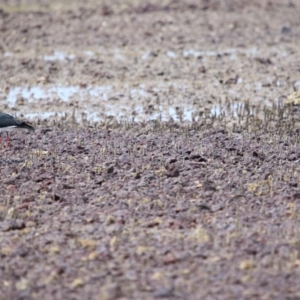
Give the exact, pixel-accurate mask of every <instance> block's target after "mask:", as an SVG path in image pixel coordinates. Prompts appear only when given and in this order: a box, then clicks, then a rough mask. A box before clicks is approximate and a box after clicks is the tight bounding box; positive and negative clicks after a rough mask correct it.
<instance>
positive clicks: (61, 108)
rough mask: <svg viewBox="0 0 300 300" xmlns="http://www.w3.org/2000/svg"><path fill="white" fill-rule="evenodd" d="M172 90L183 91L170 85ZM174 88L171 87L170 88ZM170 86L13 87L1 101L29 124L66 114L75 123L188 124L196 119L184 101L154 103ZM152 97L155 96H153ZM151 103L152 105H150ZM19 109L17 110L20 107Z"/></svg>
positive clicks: (196, 116)
mask: <svg viewBox="0 0 300 300" xmlns="http://www.w3.org/2000/svg"><path fill="white" fill-rule="evenodd" d="M171 86H172V88H173V89H176V88H177V89H180V90H181V92H182V91H184V90H185V88H184V87H182V86H180V87H178V86H176V85H174V84H173V85H171ZM174 86H175V87H174ZM169 90H170V86H168V85H164V84H161V85H160V86H155V87H153V88H151V91H149V87H147V86H146V85H144V84H141V85H139V86H137V87H132V86H129V85H124V86H122V87H114V86H88V87H84V88H83V87H80V86H55V87H45V86H32V87H26V88H24V87H14V88H11V89H10V90H9V92H8V94H7V95H6V96H4V97H2V98H3V100H2V101H4V102H5V103H6V104H8V106H9V107H10V108H11V109H15V108H16V107H17V111H20V110H22V115H23V116H24V117H26V118H27V119H29V120H33V119H37V118H39V119H48V118H54V117H55V118H57V117H64V116H65V115H66V114H67V115H68V116H69V117H71V116H72V117H73V118H75V119H76V120H78V121H82V120H83V119H84V118H86V119H88V120H90V121H100V120H104V119H106V118H116V119H117V120H130V121H132V120H133V121H148V120H155V119H160V120H162V121H168V120H170V119H173V120H175V121H192V120H197V119H198V118H199V114H197V113H196V112H197V110H196V108H195V105H194V104H193V103H191V101H189V99H187V100H186V101H177V100H176V99H175V100H174V99H173V97H172V101H171V102H170V100H168V102H166V103H164V101H162V102H161V103H155V101H157V100H155V99H157V93H160V94H163V93H166V92H167V91H169ZM153 94H155V95H156V96H153ZM154 100H155V101H154ZM20 106H21V107H20Z"/></svg>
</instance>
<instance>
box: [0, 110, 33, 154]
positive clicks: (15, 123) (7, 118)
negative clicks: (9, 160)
mask: <svg viewBox="0 0 300 300" xmlns="http://www.w3.org/2000/svg"><path fill="white" fill-rule="evenodd" d="M24 129H25V130H29V131H34V130H35V129H34V127H33V126H31V125H30V124H28V123H26V122H24V121H21V120H19V119H17V118H15V117H13V116H12V115H9V114H6V113H3V112H0V132H6V149H7V148H8V146H9V142H10V138H9V135H8V132H9V131H20V130H24ZM0 143H2V137H1V136H0Z"/></svg>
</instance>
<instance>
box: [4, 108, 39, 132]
mask: <svg viewBox="0 0 300 300" xmlns="http://www.w3.org/2000/svg"><path fill="white" fill-rule="evenodd" d="M20 129H27V130H33V131H34V127H32V126H31V125H29V124H27V123H26V122H24V121H20V120H18V119H17V118H15V117H13V116H11V115H9V114H6V113H2V112H0V131H15V130H20Z"/></svg>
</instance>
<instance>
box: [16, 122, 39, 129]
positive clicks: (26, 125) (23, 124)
mask: <svg viewBox="0 0 300 300" xmlns="http://www.w3.org/2000/svg"><path fill="white" fill-rule="evenodd" d="M19 127H21V128H24V129H27V130H32V131H35V129H34V127H33V126H31V125H29V124H27V123H25V122H23V123H22V124H21V125H19Z"/></svg>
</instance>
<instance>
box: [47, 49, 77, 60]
mask: <svg viewBox="0 0 300 300" xmlns="http://www.w3.org/2000/svg"><path fill="white" fill-rule="evenodd" d="M74 58H75V55H74V54H70V55H68V54H66V53H65V52H63V51H54V53H53V55H44V56H43V59H44V60H46V61H54V60H72V59H74Z"/></svg>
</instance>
